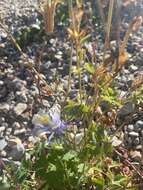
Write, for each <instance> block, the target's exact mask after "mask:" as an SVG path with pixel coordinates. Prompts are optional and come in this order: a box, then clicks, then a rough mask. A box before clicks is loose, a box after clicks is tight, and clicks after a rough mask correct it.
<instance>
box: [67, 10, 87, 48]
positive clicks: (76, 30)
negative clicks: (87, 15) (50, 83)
mask: <svg viewBox="0 0 143 190" xmlns="http://www.w3.org/2000/svg"><path fill="white" fill-rule="evenodd" d="M69 12H70V15H69V16H70V19H71V24H70V27H69V28H68V29H67V30H68V33H69V37H70V38H71V39H72V40H73V41H75V42H76V43H77V44H78V43H79V41H80V39H81V38H82V37H84V36H85V34H86V32H85V31H84V30H81V29H80V24H81V20H82V16H83V13H84V12H83V10H82V8H78V7H74V8H71V10H70V11H69Z"/></svg>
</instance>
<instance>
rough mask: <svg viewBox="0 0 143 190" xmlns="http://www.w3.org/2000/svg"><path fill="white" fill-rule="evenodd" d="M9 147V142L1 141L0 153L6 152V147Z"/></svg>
mask: <svg viewBox="0 0 143 190" xmlns="http://www.w3.org/2000/svg"><path fill="white" fill-rule="evenodd" d="M6 146H7V142H6V140H5V139H1V140H0V151H2V150H4V149H5V147H6Z"/></svg>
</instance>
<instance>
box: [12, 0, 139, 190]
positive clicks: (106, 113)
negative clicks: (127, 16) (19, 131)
mask: <svg viewBox="0 0 143 190" xmlns="http://www.w3.org/2000/svg"><path fill="white" fill-rule="evenodd" d="M102 2H104V1H99V3H100V5H101V4H102ZM114 2H115V1H113V0H109V11H108V17H107V23H106V25H105V27H104V29H105V44H104V48H103V52H102V55H103V59H102V60H101V61H100V63H97V62H96V60H95V62H94V61H93V62H90V60H89V59H88V56H87V54H86V51H85V49H84V45H85V42H86V40H87V39H88V38H87V37H88V36H87V35H86V32H85V31H86V29H82V28H81V21H82V18H83V14H84V10H83V7H82V1H79V0H78V1H76V3H75V4H76V6H75V7H73V4H72V1H71V0H68V6H69V18H70V25H69V28H68V29H67V30H68V34H69V38H68V39H70V42H71V44H72V45H71V57H70V69H69V80H68V82H69V84H70V83H71V78H72V74H73V73H72V72H73V71H72V56H73V54H72V53H73V52H72V51H73V50H75V55H76V63H77V65H76V66H77V67H76V73H77V74H78V78H79V85H78V93H77V96H76V97H75V98H73V99H70V97H69V91H70V88H69V86H70V85H69V84H68V92H67V93H65V94H66V95H65V100H64V102H62V101H61V102H58V103H59V104H60V105H61V107H60V109H57V108H56V107H52V108H51V109H49V111H48V112H47V113H46V112H40V113H37V114H35V115H34V117H33V119H32V124H33V130H32V132H33V133H32V134H33V136H34V137H35V136H37V137H40V138H41V141H38V142H36V143H35V145H34V147H32V149H29V150H28V151H27V153H28V157H26V156H25V158H24V159H23V162H22V164H21V166H20V167H19V169H18V170H17V171H16V175H15V176H16V177H15V178H14V179H13V180H12V185H11V186H12V187H13V188H14V189H16V188H19V189H22V190H23V189H25V190H31V189H32V190H37V189H38V190H67V189H68V190H79V189H81V190H89V189H91V190H94V189H98V190H121V189H132V190H137V188H136V186H135V187H134V184H133V182H132V179H133V177H136V172H134V171H136V170H137V169H136V170H135V169H134V170H131V169H130V168H131V166H132V165H127V164H128V163H130V162H129V161H128V159H127V157H124V152H123V151H122V152H121V153H120V152H119V151H118V149H116V148H115V147H113V144H114V143H113V138H114V137H115V134H116V132H118V129H117V131H115V134H114V133H113V134H112V135H111V136H109V132H110V129H111V130H112V127H113V126H115V125H116V119H117V110H118V108H119V107H120V106H121V105H122V104H123V103H124V102H125V101H127V100H130V99H125V100H124V99H121V98H120V96H119V95H118V93H117V92H116V91H115V89H114V87H113V82H114V80H115V78H116V76H117V74H118V73H119V71H120V70H121V69H122V67H123V66H124V65H125V64H126V61H127V60H128V59H129V55H128V53H127V52H126V50H125V48H126V45H127V41H128V39H129V36H130V34H131V32H132V31H133V30H134V29H135V28H138V26H139V25H140V24H141V18H139V17H136V18H134V20H132V21H131V23H130V25H129V28H128V30H127V32H126V33H125V37H124V38H123V40H119V42H118V44H119V47H118V55H117V56H116V57H115V56H113V55H112V53H111V51H110V35H111V28H112V27H111V25H112V18H113V8H114ZM123 2H124V3H125V2H129V1H123ZM47 3H48V4H47V5H46V6H45V11H46V10H47V9H48V12H45V13H44V16H45V17H44V19H45V21H46V25H47V26H46V27H47V29H46V30H47V32H53V20H54V19H53V16H54V14H55V7H56V5H57V3H58V1H56V0H55V1H54V0H53V1H52V0H51V1H47ZM47 7H48V8H47ZM100 8H102V7H100ZM100 11H102V14H103V10H102V9H101V10H100ZM46 14H51V15H52V16H51V17H49V16H48V18H51V20H49V21H48V22H52V23H48V22H47V15H46ZM102 16H103V18H104V15H102ZM104 19H105V18H104ZM108 52H110V53H109V55H108V57H107V54H108ZM83 72H86V73H87V75H88V76H89V83H88V88H89V90H85V86H84V84H83V82H82V73H83ZM140 84H142V78H140V79H137V80H135V82H134V83H133V84H132V86H131V89H130V90H131V91H132V89H135V86H137V88H138V87H139V86H140ZM141 92H142V91H139V92H136V93H135V94H133V97H131V98H134V99H136V98H137V96H139V97H140V100H141V95H140V93H141ZM43 137H44V138H43ZM119 148H120V146H119ZM122 154H123V155H122ZM122 160H123V162H122ZM125 169H126V170H125ZM139 174H140V173H139V172H138V175H139Z"/></svg>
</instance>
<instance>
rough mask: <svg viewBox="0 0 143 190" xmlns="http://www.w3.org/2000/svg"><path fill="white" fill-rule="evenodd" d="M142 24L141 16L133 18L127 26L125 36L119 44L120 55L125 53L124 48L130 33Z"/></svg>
mask: <svg viewBox="0 0 143 190" xmlns="http://www.w3.org/2000/svg"><path fill="white" fill-rule="evenodd" d="M142 22H143V19H142V17H141V16H137V17H134V19H133V20H132V21H131V23H130V25H129V28H128V30H127V32H126V34H125V37H124V39H123V41H122V42H121V44H120V50H119V51H120V53H122V52H124V51H125V47H126V45H127V42H128V40H129V36H130V34H131V33H132V32H135V31H137V30H138V29H139V27H140V26H141V24H142Z"/></svg>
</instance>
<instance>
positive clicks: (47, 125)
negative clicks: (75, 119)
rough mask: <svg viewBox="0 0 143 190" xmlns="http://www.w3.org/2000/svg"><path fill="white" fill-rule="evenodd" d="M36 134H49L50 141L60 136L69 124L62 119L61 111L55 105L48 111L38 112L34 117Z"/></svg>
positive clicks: (34, 131)
mask: <svg viewBox="0 0 143 190" xmlns="http://www.w3.org/2000/svg"><path fill="white" fill-rule="evenodd" d="M32 123H33V125H34V129H33V135H34V136H42V135H47V136H48V142H51V140H52V139H53V137H58V138H59V137H60V136H61V135H62V134H63V132H64V129H65V128H66V127H67V125H66V124H65V123H64V122H63V121H62V120H61V116H60V111H59V110H58V109H55V108H54V107H53V108H52V109H51V110H50V111H49V112H48V113H38V114H36V115H34V117H33V119H32Z"/></svg>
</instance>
